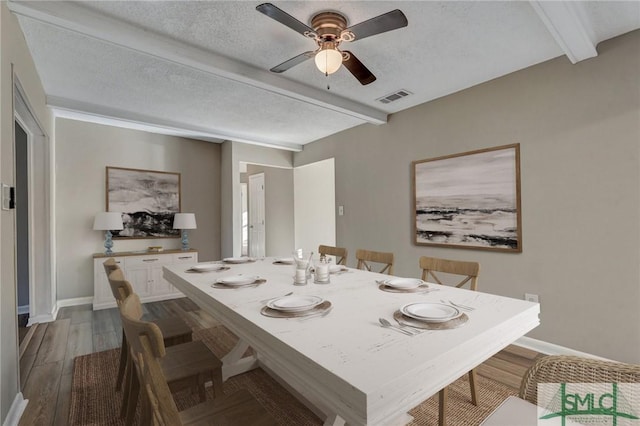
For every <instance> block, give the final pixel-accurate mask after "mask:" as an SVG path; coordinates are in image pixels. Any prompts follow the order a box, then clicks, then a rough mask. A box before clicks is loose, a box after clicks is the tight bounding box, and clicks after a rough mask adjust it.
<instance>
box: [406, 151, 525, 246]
mask: <svg viewBox="0 0 640 426" xmlns="http://www.w3.org/2000/svg"><path fill="white" fill-rule="evenodd" d="M411 164H412V177H413V189H414V191H413V235H414V243H415V244H417V245H429V246H442V247H456V248H469V249H481V250H496V251H505V252H518V253H519V252H521V251H522V220H521V212H520V144H513V145H506V146H499V147H495V148H487V149H482V150H478V151H472V152H465V153H461V154H454V155H447V156H444V157H438V158H431V159H427V160H420V161H414V162H413V163H411Z"/></svg>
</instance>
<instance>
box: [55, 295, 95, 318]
mask: <svg viewBox="0 0 640 426" xmlns="http://www.w3.org/2000/svg"><path fill="white" fill-rule="evenodd" d="M92 303H93V297H92V296H89V297H73V298H71V299H60V300H58V301H57V302H56V306H55V308H54V310H53V318H58V311H59V310H60V308H66V307H68V306H78V305H91V304H92Z"/></svg>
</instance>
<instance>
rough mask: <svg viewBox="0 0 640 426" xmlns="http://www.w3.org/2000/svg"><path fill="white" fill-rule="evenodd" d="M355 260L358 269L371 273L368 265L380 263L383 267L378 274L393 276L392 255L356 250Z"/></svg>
mask: <svg viewBox="0 0 640 426" xmlns="http://www.w3.org/2000/svg"><path fill="white" fill-rule="evenodd" d="M356 259H358V266H357V268H358V269H365V270H367V271H371V265H370V264H369V263H380V264H382V265H383V267H382V269H381V270H380V271H379V273H381V274H384V273H385V272H386V273H387V274H389V275H393V253H385V252H380V251H370V250H362V249H358V250H356Z"/></svg>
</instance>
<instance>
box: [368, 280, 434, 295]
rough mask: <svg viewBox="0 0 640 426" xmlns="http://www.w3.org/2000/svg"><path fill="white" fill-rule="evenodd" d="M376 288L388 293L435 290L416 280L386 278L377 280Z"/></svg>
mask: <svg viewBox="0 0 640 426" xmlns="http://www.w3.org/2000/svg"><path fill="white" fill-rule="evenodd" d="M376 283H378V288H379V289H380V290H382V291H388V292H389V293H429V292H431V291H437V289H433V288H429V285H428V284H427V283H426V282H424V281H422V280H420V279H417V278H388V279H385V280H377V281H376Z"/></svg>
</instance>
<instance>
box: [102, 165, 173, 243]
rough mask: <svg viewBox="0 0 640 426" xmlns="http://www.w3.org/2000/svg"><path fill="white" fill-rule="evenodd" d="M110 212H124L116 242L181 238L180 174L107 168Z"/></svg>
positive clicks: (114, 235) (114, 236)
mask: <svg viewBox="0 0 640 426" xmlns="http://www.w3.org/2000/svg"><path fill="white" fill-rule="evenodd" d="M106 182H107V190H106V196H107V211H108V212H121V213H122V222H123V224H124V229H123V230H122V231H112V232H113V238H179V237H180V230H179V229H173V216H174V215H175V214H176V213H179V212H180V173H170V172H160V171H153V170H138V169H125V168H121V167H107V179H106Z"/></svg>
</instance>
